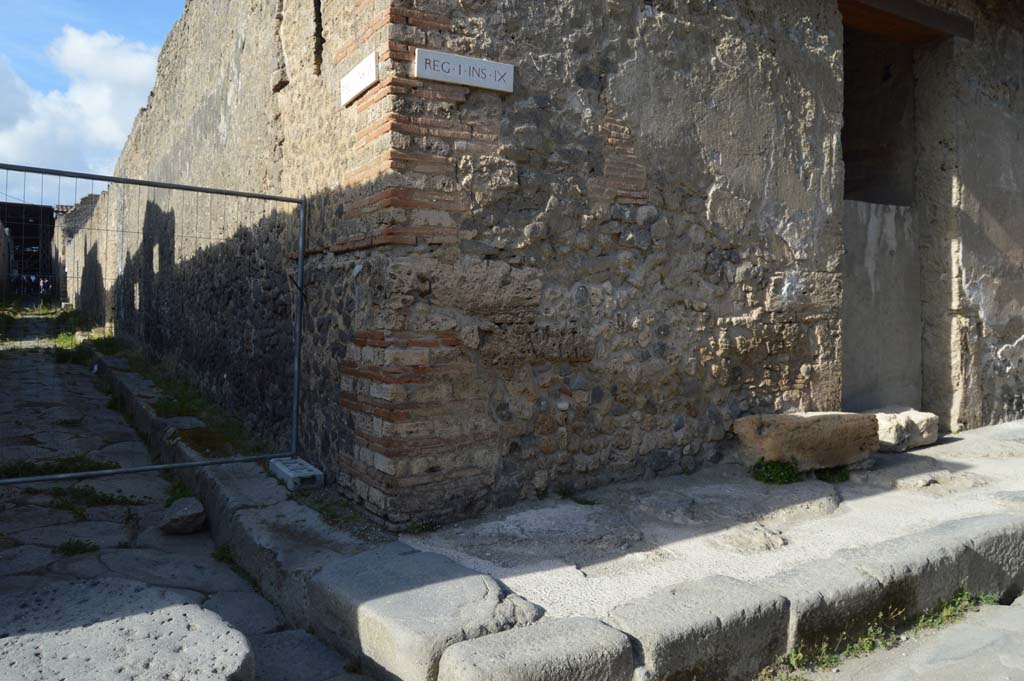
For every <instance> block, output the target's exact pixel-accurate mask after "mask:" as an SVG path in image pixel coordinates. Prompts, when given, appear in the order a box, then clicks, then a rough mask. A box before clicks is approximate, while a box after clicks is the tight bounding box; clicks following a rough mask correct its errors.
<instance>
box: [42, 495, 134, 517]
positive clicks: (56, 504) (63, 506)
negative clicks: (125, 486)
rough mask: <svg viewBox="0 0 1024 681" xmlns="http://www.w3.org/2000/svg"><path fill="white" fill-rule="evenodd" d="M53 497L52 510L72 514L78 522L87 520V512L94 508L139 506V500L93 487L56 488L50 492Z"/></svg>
mask: <svg viewBox="0 0 1024 681" xmlns="http://www.w3.org/2000/svg"><path fill="white" fill-rule="evenodd" d="M48 493H49V494H50V495H51V496H52V497H53V500H52V501H50V508H53V509H56V510H58V511H68V512H70V513H71V514H72V515H73V516H74V517H75V520H77V521H82V520H85V510H86V509H87V508H92V507H93V506H138V505H140V504H142V502H141V501H139V500H138V499H134V498H132V497H125V496H121V495H120V494H108V493H106V492H98V491H96V490H95V489H93V488H92V487H54V488H52V489H50V490H48Z"/></svg>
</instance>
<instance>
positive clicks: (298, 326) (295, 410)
mask: <svg viewBox="0 0 1024 681" xmlns="http://www.w3.org/2000/svg"><path fill="white" fill-rule="evenodd" d="M306 205H307V204H306V195H305V194H303V195H302V201H301V202H300V203H299V254H298V266H297V267H296V271H295V279H296V281H295V366H294V369H293V371H292V379H293V383H292V454H293V455H295V456H298V453H299V391H300V389H301V388H300V386H301V384H302V302H303V296H304V295H305V294H304V293H303V291H302V268H303V264H304V262H305V257H306V212H307V211H306Z"/></svg>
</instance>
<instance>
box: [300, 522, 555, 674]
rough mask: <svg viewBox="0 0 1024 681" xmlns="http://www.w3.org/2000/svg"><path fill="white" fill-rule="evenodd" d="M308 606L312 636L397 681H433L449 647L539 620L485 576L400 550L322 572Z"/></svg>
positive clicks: (345, 561)
mask: <svg viewBox="0 0 1024 681" xmlns="http://www.w3.org/2000/svg"><path fill="white" fill-rule="evenodd" d="M309 604H310V610H311V613H310V615H311V616H310V620H311V622H312V624H313V628H314V630H315V631H316V633H318V634H319V635H320V636H321V637H322V638H324V639H325V640H327V641H328V642H330V643H332V645H335V646H336V647H339V648H342V649H344V650H347V651H350V652H351V653H352V654H353V655H359V656H361V657H362V660H363V663H364V666H365V667H367V668H369V669H370V671H371V672H372V673H373V674H374V675H376V676H379V677H381V678H385V679H401V681H435V680H436V679H437V671H438V664H439V662H440V660H441V655H442V653H444V651H445V649H446V648H448V647H449V646H451V645H454V644H456V643H459V642H461V641H465V640H469V639H475V638H478V637H480V636H486V635H488V634H496V633H498V632H500V631H505V630H507V629H511V628H513V627H518V626H523V625H526V624H530V623H532V622H535V621H537V620H538V619H539V618H540V617H541V615H542V614H543V611H542V610H541V609H540V608H539V607H537V606H536V605H533V604H532V603H530V602H529V601H526V600H524V599H523V598H521V597H519V596H517V595H515V594H512V593H509V592H508V590H507V589H505V588H504V587H503V586H502V585H501V584H499V583H498V582H497V581H495V580H494V579H493V578H491V577H490V576H488V575H483V574H480V573H477V572H474V571H472V570H470V569H468V568H465V567H462V566H461V565H459V564H457V563H455V562H453V561H451V560H449V559H447V558H445V557H444V556H441V555H439V554H436V553H426V552H420V551H416V550H415V549H413V548H411V547H409V546H408V545H406V544H403V543H401V542H393V543H391V544H385V545H384V546H381V547H378V548H376V549H373V550H371V551H367V552H365V553H361V554H359V555H356V556H351V557H348V558H339V559H336V560H333V561H331V562H330V563H328V564H327V565H325V566H324V567H323V569H322V570H321V571H320V572H319V573H318V574H317V575H316V576H315V577H314V578H313V579H312V581H311V582H310V587H309Z"/></svg>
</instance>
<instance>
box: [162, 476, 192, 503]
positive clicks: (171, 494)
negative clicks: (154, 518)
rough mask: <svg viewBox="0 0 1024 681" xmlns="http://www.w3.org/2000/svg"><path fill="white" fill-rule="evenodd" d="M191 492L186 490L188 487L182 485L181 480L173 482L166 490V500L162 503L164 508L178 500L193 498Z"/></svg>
mask: <svg viewBox="0 0 1024 681" xmlns="http://www.w3.org/2000/svg"><path fill="white" fill-rule="evenodd" d="M194 496H195V495H194V494H192V490H190V489H189V488H188V485H186V484H185V483H183V482H182V481H181V480H175V481H174V482H172V483H171V484H170V486H169V487H168V488H167V500H166V501H165V502H164V506H165V507H169V506H170V505H171V504H173V503H174V502H175V501H177V500H178V499H187V498H189V497H194Z"/></svg>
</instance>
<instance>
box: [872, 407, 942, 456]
mask: <svg viewBox="0 0 1024 681" xmlns="http://www.w3.org/2000/svg"><path fill="white" fill-rule="evenodd" d="M867 413H868V414H874V415H875V416H876V417H877V418H878V443H879V448H878V449H879V451H881V452H905V451H907V450H908V449H914V448H916V447H924V446H925V445H930V444H933V443H935V442H936V441H938V439H939V417H938V416H937V415H935V414H932V413H930V412H926V411H919V410H917V409H912V408H910V407H885V408H883V409H872V410H870V411H868V412H867Z"/></svg>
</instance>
